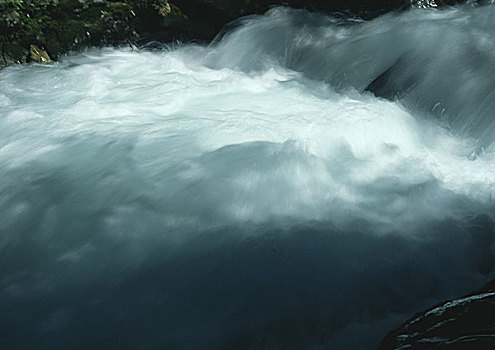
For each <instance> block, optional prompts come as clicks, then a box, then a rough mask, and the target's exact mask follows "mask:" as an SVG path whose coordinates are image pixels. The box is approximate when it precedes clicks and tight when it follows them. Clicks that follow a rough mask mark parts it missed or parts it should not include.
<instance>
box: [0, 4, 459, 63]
mask: <svg viewBox="0 0 495 350" xmlns="http://www.w3.org/2000/svg"><path fill="white" fill-rule="evenodd" d="M454 3H459V1H456V0H446V1H444V0H442V1H433V0H419V1H413V2H411V1H410V0H380V1H366V0H353V1H347V0H337V1H328V0H312V1H302V0H287V1H281V0H248V1H245V0H215V1H211V0H173V1H167V0H122V1H114V0H30V1H29V0H0V67H2V66H7V65H11V64H15V63H25V62H29V61H38V62H47V61H49V60H56V59H58V57H59V56H60V55H62V54H65V53H67V52H68V51H70V50H77V49H80V48H84V47H90V46H109V45H114V46H118V45H136V46H138V47H139V46H140V45H144V44H146V43H149V42H156V41H157V42H170V41H175V40H180V41H191V40H197V41H209V40H211V39H212V38H213V37H214V36H215V35H216V34H217V33H218V31H219V30H220V29H221V28H222V27H223V26H224V25H225V24H227V23H228V22H230V21H232V20H235V19H236V18H239V17H241V16H245V15H249V14H258V13H263V12H265V11H266V10H267V9H269V7H270V6H276V5H285V6H292V7H296V8H302V7H305V8H308V9H310V10H320V11H330V12H334V13H340V14H341V15H346V16H359V17H362V18H371V17H374V16H377V15H380V14H382V13H385V12H388V11H393V10H402V9H406V8H409V7H410V6H414V7H437V6H442V5H451V4H454Z"/></svg>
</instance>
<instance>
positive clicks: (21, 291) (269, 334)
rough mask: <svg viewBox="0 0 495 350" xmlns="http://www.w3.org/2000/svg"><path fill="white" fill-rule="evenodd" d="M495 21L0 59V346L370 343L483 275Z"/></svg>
mask: <svg viewBox="0 0 495 350" xmlns="http://www.w3.org/2000/svg"><path fill="white" fill-rule="evenodd" d="M493 23H495V7H490V6H489V7H479V8H468V7H466V8H458V9H453V10H448V11H410V12H408V13H405V14H402V15H396V14H392V15H387V16H384V17H381V18H378V19H376V20H373V21H371V22H363V23H361V22H359V21H343V20H337V19H334V18H330V17H325V16H322V15H316V14H309V13H306V12H303V11H289V10H283V9H274V10H272V11H271V12H270V13H269V14H267V15H265V16H260V17H254V18H248V19H244V20H242V21H240V22H239V23H237V25H236V26H234V28H231V31H229V32H227V33H223V35H222V36H221V37H219V38H218V40H216V42H215V43H213V44H212V45H211V46H209V47H202V46H196V45H185V46H176V47H172V48H164V49H163V50H158V51H152V52H146V51H139V52H136V51H129V50H115V49H104V50H100V51H96V50H93V51H87V52H85V53H81V54H75V55H70V56H69V57H66V58H64V59H63V60H62V61H61V62H59V63H54V64H51V65H35V64H33V65H25V66H16V67H10V68H7V69H4V70H2V71H0V170H1V171H0V335H1V336H0V347H1V348H5V349H33V348H37V349H56V348H61V349H70V348H74V349H76V348H78V349H79V348H88V349H90V348H91V349H97V348H101V349H108V348H114V349H123V348H129V349H159V348H160V349H248V348H249V349H373V348H376V347H377V346H378V343H379V341H380V340H381V338H382V337H383V336H384V335H385V333H386V332H387V331H389V330H391V329H392V328H394V327H396V326H397V325H398V324H400V322H401V321H402V320H404V319H405V318H407V317H408V316H410V315H411V314H412V313H414V312H417V311H419V310H420V309H421V308H424V307H426V306H428V305H431V304H433V303H435V302H437V301H439V300H440V299H443V298H448V297H454V296H457V295H459V294H462V293H466V292H468V291H469V290H470V289H473V288H476V287H478V286H480V285H481V284H482V283H483V282H485V281H487V280H488V279H489V278H490V277H493V271H494V268H495V241H494V238H495V224H494V219H495V218H494V209H495V175H494V174H495V146H494V144H495V142H494V141H495V118H494V117H493V113H494V110H495V79H494V78H495V42H494V41H493V40H492V39H493V36H494V35H495V29H494V27H493ZM376 95H377V96H381V97H376ZM382 97H385V98H388V100H387V99H385V98H382Z"/></svg>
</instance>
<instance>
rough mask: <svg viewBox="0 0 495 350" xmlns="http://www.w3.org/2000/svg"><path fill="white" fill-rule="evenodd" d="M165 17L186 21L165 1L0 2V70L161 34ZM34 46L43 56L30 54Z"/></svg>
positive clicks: (22, 0)
mask: <svg viewBox="0 0 495 350" xmlns="http://www.w3.org/2000/svg"><path fill="white" fill-rule="evenodd" d="M166 17H173V18H174V19H176V20H175V22H178V24H180V25H183V23H181V22H187V16H185V15H184V14H183V13H182V12H181V10H180V9H179V8H178V7H177V6H176V5H173V4H171V3H168V2H167V1H165V0H123V1H98V2H95V1H89V0H88V1H84V2H82V1H79V0H0V67H1V66H5V65H9V64H13V63H24V62H29V61H40V59H39V58H40V57H45V56H44V55H47V56H48V57H51V58H52V59H55V60H56V59H57V58H58V57H59V56H60V55H61V54H64V53H66V52H68V51H70V50H74V49H79V48H82V47H88V46H102V45H122V44H130V43H135V42H137V41H139V39H140V37H141V35H146V34H148V33H155V32H160V31H166V29H167V28H165V27H164V26H163V24H164V22H165V21H164V19H165V18H166ZM172 22H173V23H175V22H174V21H172ZM164 39H168V40H170V39H172V37H166V38H164ZM33 45H34V46H35V47H36V48H37V50H36V51H37V52H38V53H44V55H42V56H40V55H39V54H34V55H33V49H32V48H33ZM41 61H43V62H47V61H48V60H47V59H43V60H41ZM41 61H40V62H41Z"/></svg>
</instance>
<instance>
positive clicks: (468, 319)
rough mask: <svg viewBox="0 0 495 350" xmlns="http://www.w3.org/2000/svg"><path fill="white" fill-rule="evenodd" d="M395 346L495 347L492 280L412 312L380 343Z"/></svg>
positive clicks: (393, 349)
mask: <svg viewBox="0 0 495 350" xmlns="http://www.w3.org/2000/svg"><path fill="white" fill-rule="evenodd" d="M399 349H411V350H423V349H425V350H426V349H442V350H454V349H455V350H464V349H465V350H473V349H479V350H482V349H487V350H488V349H495V281H492V282H490V283H488V284H487V285H486V286H485V287H483V288H482V289H480V290H478V291H476V292H474V293H472V294H470V295H467V296H465V297H463V298H459V299H455V300H451V301H447V302H443V303H440V304H438V305H436V306H435V307H433V308H431V309H429V310H427V311H425V312H422V313H419V314H416V315H415V316H414V317H412V318H411V319H410V320H408V321H407V322H405V323H404V324H403V325H402V326H401V327H399V328H398V329H396V330H394V331H392V332H390V333H389V334H388V335H387V336H386V337H385V339H384V340H383V342H382V344H381V346H380V350H399Z"/></svg>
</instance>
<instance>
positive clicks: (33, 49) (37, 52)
mask: <svg viewBox="0 0 495 350" xmlns="http://www.w3.org/2000/svg"><path fill="white" fill-rule="evenodd" d="M29 53H30V57H31V60H32V61H34V62H39V63H48V62H50V61H51V58H50V56H49V55H48V54H47V53H46V52H45V51H43V50H42V49H40V48H39V47H38V46H36V45H33V44H31V46H30V47H29Z"/></svg>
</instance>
